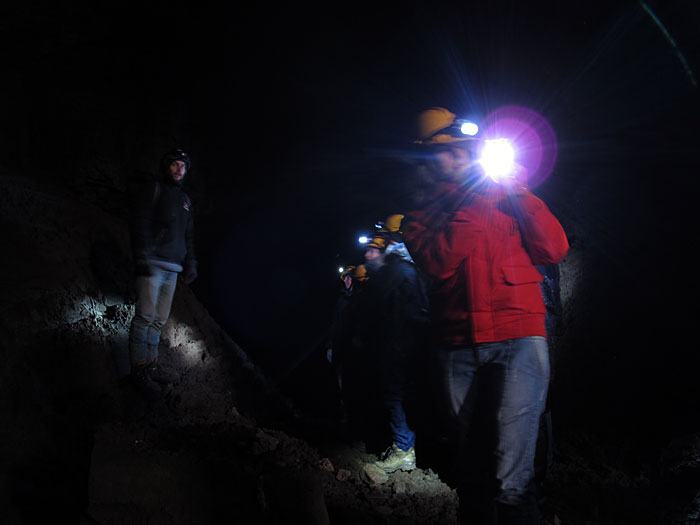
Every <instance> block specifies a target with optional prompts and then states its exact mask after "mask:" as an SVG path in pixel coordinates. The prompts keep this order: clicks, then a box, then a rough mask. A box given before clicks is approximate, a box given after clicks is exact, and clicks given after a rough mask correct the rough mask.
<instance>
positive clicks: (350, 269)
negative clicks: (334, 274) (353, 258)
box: [340, 266, 356, 281]
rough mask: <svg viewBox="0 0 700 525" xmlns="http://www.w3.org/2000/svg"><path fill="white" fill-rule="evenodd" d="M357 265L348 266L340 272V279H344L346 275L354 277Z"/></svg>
mask: <svg viewBox="0 0 700 525" xmlns="http://www.w3.org/2000/svg"><path fill="white" fill-rule="evenodd" d="M355 268H356V266H346V267H345V268H343V271H342V272H340V280H341V281H344V280H345V278H346V277H352V276H353V272H354V271H355Z"/></svg>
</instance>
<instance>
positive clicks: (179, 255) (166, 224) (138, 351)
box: [129, 149, 197, 395]
mask: <svg viewBox="0 0 700 525" xmlns="http://www.w3.org/2000/svg"><path fill="white" fill-rule="evenodd" d="M190 167H191V162H190V157H189V156H188V155H187V154H186V153H185V152H184V151H182V150H180V149H176V150H172V151H169V152H167V153H166V154H165V155H164V156H163V157H162V159H161V162H160V173H159V175H160V177H159V178H157V179H156V180H154V181H151V182H149V183H144V184H141V185H140V186H139V187H138V188H137V189H136V191H135V192H134V193H135V194H134V195H133V201H132V206H133V209H132V215H131V244H132V251H133V257H134V265H135V274H136V279H135V288H136V296H137V297H136V309H135V313H134V317H133V319H132V321H131V328H130V331H129V360H130V363H131V378H132V381H133V382H134V383H135V385H136V386H137V387H138V388H140V389H141V390H143V391H144V392H145V393H147V394H153V395H157V394H158V393H159V392H160V387H159V385H158V383H168V382H172V381H173V380H174V379H176V378H175V377H174V376H173V374H172V373H166V371H165V370H163V369H162V368H161V367H159V366H158V344H159V342H160V334H161V330H162V328H163V325H165V323H166V322H167V320H168V317H169V316H170V308H171V305H172V300H173V295H174V293H175V287H176V285H177V279H178V276H180V278H181V279H182V280H183V282H185V283H186V284H189V283H191V282H192V281H194V279H195V278H196V277H197V261H196V258H195V252H194V225H193V217H192V214H193V212H192V201H191V200H190V197H189V196H188V195H187V194H186V193H185V192H184V191H183V190H182V183H183V180H184V178H185V175H186V174H187V173H188V172H189V170H190Z"/></svg>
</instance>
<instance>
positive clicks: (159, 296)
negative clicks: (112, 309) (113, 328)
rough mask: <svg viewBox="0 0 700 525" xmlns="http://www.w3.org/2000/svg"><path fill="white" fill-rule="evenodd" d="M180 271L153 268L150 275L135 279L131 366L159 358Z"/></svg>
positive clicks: (130, 335)
mask: <svg viewBox="0 0 700 525" xmlns="http://www.w3.org/2000/svg"><path fill="white" fill-rule="evenodd" d="M177 275H178V274H177V272H169V271H167V270H162V269H160V268H152V274H151V275H150V276H138V277H137V278H136V294H137V298H136V313H135V314H134V318H133V319H132V320H131V329H130V331H129V360H130V362H131V365H132V366H133V365H135V364H145V363H150V362H151V361H153V360H154V359H155V358H156V357H158V343H159V342H160V332H161V330H162V329H163V325H165V323H166V322H167V320H168V316H169V315H170V307H171V306H172V303H173V295H174V294H175V287H176V285H177Z"/></svg>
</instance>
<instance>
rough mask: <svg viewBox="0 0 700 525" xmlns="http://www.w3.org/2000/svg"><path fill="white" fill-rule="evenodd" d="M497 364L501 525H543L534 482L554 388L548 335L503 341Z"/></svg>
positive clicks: (497, 498)
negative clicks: (547, 405)
mask: <svg viewBox="0 0 700 525" xmlns="http://www.w3.org/2000/svg"><path fill="white" fill-rule="evenodd" d="M492 363H494V364H495V365H496V366H497V370H498V373H497V377H498V378H499V379H498V380H499V383H500V384H499V385H498V387H497V388H499V389H500V390H501V397H500V402H499V404H498V409H497V416H496V417H497V446H496V451H495V454H496V478H497V481H498V484H499V485H498V492H497V494H496V501H497V507H498V516H499V523H504V524H505V523H509V524H510V523H513V524H516V523H517V524H526V523H527V524H535V523H537V524H539V523H540V521H541V519H540V515H539V511H538V509H537V503H536V499H535V494H534V493H533V491H532V488H533V487H532V482H533V478H534V459H535V450H536V445H537V434H538V431H539V424H540V417H541V416H542V413H543V411H544V407H545V402H546V397H547V388H548V384H549V370H550V369H549V355H548V350H547V341H546V339H545V338H543V337H524V338H521V339H514V340H511V341H504V342H503V343H502V344H501V351H500V352H499V355H498V356H497V357H496V358H495V359H494V361H492Z"/></svg>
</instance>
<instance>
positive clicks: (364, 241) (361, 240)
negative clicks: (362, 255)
mask: <svg viewBox="0 0 700 525" xmlns="http://www.w3.org/2000/svg"><path fill="white" fill-rule="evenodd" d="M357 241H358V242H359V243H360V244H367V243H368V242H369V239H368V238H367V237H366V236H364V235H363V236H362V237H360V238H359V239H357Z"/></svg>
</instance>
